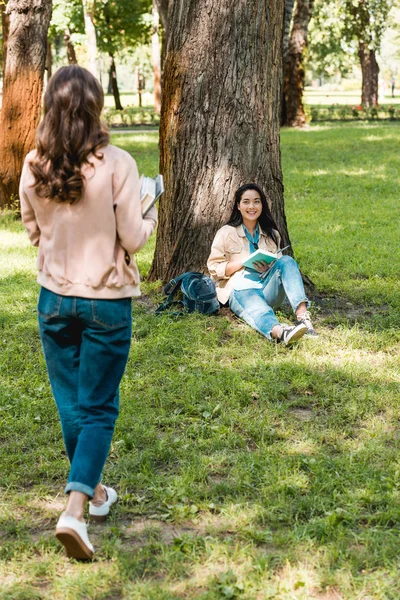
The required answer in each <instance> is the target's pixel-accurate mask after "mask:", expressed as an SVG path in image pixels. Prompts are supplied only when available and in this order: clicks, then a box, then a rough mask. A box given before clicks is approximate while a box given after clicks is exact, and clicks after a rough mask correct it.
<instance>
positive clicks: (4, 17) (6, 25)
mask: <svg viewBox="0 0 400 600" xmlns="http://www.w3.org/2000/svg"><path fill="white" fill-rule="evenodd" d="M6 6H7V0H6V2H5V3H4V4H0V10H1V30H2V57H3V59H2V60H3V63H2V72H3V75H2V79H3V81H4V74H5V71H6V60H7V44H8V33H9V29H10V17H9V15H8V14H7V13H6Z"/></svg>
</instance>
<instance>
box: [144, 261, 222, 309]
mask: <svg viewBox="0 0 400 600" xmlns="http://www.w3.org/2000/svg"><path fill="white" fill-rule="evenodd" d="M179 290H180V291H181V292H182V300H180V301H178V302H177V301H174V297H175V295H176V294H177V292H178V291H179ZM164 292H165V294H167V298H166V299H165V300H164V302H163V303H162V304H160V306H159V307H158V308H157V310H156V313H161V312H163V311H164V310H166V309H167V308H169V307H170V306H172V305H173V304H175V305H177V304H180V305H183V307H184V309H185V311H187V312H194V311H197V312H199V313H202V314H203V315H211V314H213V313H216V312H218V310H219V302H218V298H217V292H216V289H215V284H214V282H213V281H212V280H211V279H210V278H209V277H207V275H203V273H192V272H190V271H189V272H188V273H183V274H182V275H179V277H175V279H171V281H170V282H169V283H167V285H166V286H165V288H164Z"/></svg>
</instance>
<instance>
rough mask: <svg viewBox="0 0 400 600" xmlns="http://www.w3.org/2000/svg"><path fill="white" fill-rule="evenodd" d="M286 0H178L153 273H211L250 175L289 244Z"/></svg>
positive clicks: (167, 69) (167, 78)
mask: <svg viewBox="0 0 400 600" xmlns="http://www.w3.org/2000/svg"><path fill="white" fill-rule="evenodd" d="M284 6H285V0H275V1H274V2H272V0H270V1H268V2H265V0H253V1H252V2H247V0H238V2H236V3H233V2H232V1H231V0H220V1H219V2H212V1H209V0H205V1H203V0H192V2H187V1H186V0H175V2H174V3H173V4H172V6H171V9H170V12H169V23H168V26H169V37H168V45H167V55H166V59H165V66H164V79H163V82H164V83H163V100H162V108H161V125H160V172H161V173H163V174H164V178H165V189H166V192H165V194H164V196H163V197H162V199H161V201H160V221H159V227H158V231H157V245H156V251H155V256H154V261H153V264H152V268H151V272H150V278H151V279H152V280H155V279H161V280H163V281H166V280H168V279H170V278H171V277H174V276H176V275H177V274H178V273H182V272H184V271H188V270H197V269H198V270H204V269H205V266H206V261H207V258H208V255H209V253H210V247H211V243H212V240H213V237H214V235H215V232H216V230H217V229H218V228H219V227H220V226H221V225H222V224H223V223H226V221H227V219H228V218H229V215H230V213H231V210H232V205H233V200H234V193H235V190H236V189H237V188H238V186H239V185H241V184H243V183H245V182H256V183H258V184H259V185H261V186H262V188H264V189H265V191H266V194H267V197H268V201H269V203H270V206H271V210H272V213H273V215H274V217H275V219H276V222H277V225H278V227H279V230H280V232H281V234H282V237H283V243H284V245H287V244H288V243H289V236H288V232H287V226H286V218H285V213H284V204H283V183H282V171H281V162H280V150H279V110H280V95H281V83H282V34H283V12H284Z"/></svg>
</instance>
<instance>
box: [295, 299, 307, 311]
mask: <svg viewBox="0 0 400 600" xmlns="http://www.w3.org/2000/svg"><path fill="white" fill-rule="evenodd" d="M303 302H304V303H305V305H306V308H307V310H308V309H309V308H310V306H311V300H308V298H304V300H300V302H298V303H297V305H296V308H294V309H293V310H294V312H296V310H297V309H298V308H299V306H300V304H302V303H303Z"/></svg>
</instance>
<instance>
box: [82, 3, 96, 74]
mask: <svg viewBox="0 0 400 600" xmlns="http://www.w3.org/2000/svg"><path fill="white" fill-rule="evenodd" d="M82 5H83V16H84V20H85V30H86V35H87V40H88V52H89V71H90V72H91V73H92V74H93V75H94V76H95V77H97V38H96V28H95V26H94V21H95V16H94V14H95V0H82Z"/></svg>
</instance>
